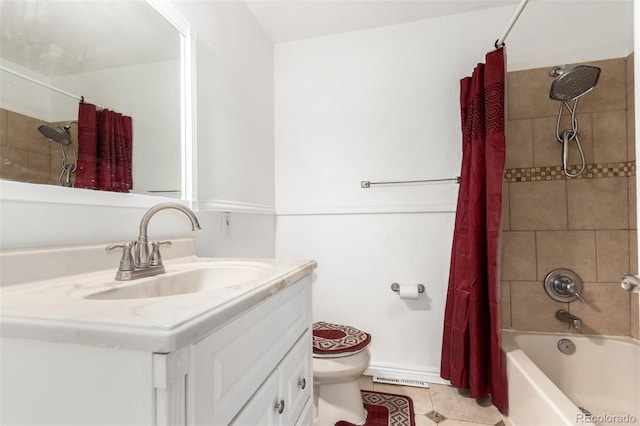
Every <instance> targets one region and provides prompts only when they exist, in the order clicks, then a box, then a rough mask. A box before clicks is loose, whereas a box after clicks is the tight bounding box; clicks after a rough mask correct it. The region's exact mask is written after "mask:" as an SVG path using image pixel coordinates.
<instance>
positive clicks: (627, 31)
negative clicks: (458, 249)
mask: <svg viewBox="0 0 640 426" xmlns="http://www.w3.org/2000/svg"><path fill="white" fill-rule="evenodd" d="M575 5H576V3H575V2H558V1H554V2H547V1H538V2H532V3H530V4H529V5H528V6H527V8H526V9H525V12H524V14H523V15H522V17H521V20H520V21H518V23H517V24H516V26H515V28H514V30H513V31H512V33H511V35H510V36H509V38H508V39H507V45H508V63H509V69H510V70H512V69H519V68H529V67H532V66H536V67H538V66H545V65H553V64H556V63H559V64H564V63H571V62H577V61H583V60H589V59H601V58H609V57H620V56H625V55H626V54H628V53H629V52H630V51H631V50H632V29H631V28H632V25H631V22H632V21H631V14H630V8H631V3H628V2H627V3H623V2H580V7H575ZM514 9H515V7H504V8H498V9H493V10H488V11H482V12H475V13H469V14H464V15H457V16H451V17H444V18H438V19H433V20H428V21H421V22H415V23H409V24H404V25H397V26H390V27H384V28H378V29H373V30H367V31H359V32H353V33H347V34H342V35H337V36H330V37H322V38H316V39H310V40H306V41H298V42H290V43H282V44H278V45H276V49H275V52H276V53H275V55H276V56H275V58H276V59H275V70H276V71H275V81H276V85H275V93H276V97H275V105H276V107H275V108H276V109H275V117H276V119H275V135H276V139H275V146H276V157H275V164H276V169H275V170H276V205H277V209H278V213H279V215H278V227H277V241H276V254H277V255H278V256H280V257H308V258H314V259H316V260H318V264H319V268H318V270H317V274H316V278H317V279H316V281H315V283H314V320H325V321H330V322H331V321H335V322H345V323H349V324H352V325H354V326H356V327H361V328H362V329H364V330H367V331H369V332H370V333H371V334H372V335H373V340H372V346H371V349H372V361H371V369H370V373H379V374H382V375H384V376H387V377H389V376H391V377H398V376H399V377H400V378H421V379H426V380H438V376H439V364H440V345H441V333H442V318H443V311H444V302H445V296H446V286H447V279H448V272H449V256H450V250H451V239H452V234H453V223H454V210H455V201H456V198H457V189H458V188H457V185H455V184H441V185H407V186H391V187H374V188H371V189H361V188H360V181H362V180H371V181H384V180H413V179H430V178H450V177H454V176H457V175H458V174H459V172H460V157H461V135H460V130H459V128H460V119H459V116H460V114H459V79H460V78H462V77H464V76H466V75H469V74H470V73H471V72H472V70H473V68H474V66H475V64H476V63H477V62H481V61H484V55H485V54H486V53H487V52H488V51H489V50H491V49H492V46H493V43H494V42H495V40H496V39H497V38H498V37H499V35H500V33H501V32H502V30H503V29H504V27H505V26H506V23H507V22H508V21H509V19H510V18H511V16H512V14H513V12H514ZM570 12H571V13H574V14H575V15H574V16H576V19H575V20H573V19H572V24H571V25H570V26H569V25H567V20H566V17H567V16H569V13H570ZM394 281H397V282H399V283H401V284H417V283H423V284H425V285H426V287H427V292H426V296H423V297H422V298H421V299H419V300H418V301H402V300H399V298H398V296H397V295H396V294H395V293H393V292H392V291H391V290H390V289H389V287H390V284H391V283H392V282H394Z"/></svg>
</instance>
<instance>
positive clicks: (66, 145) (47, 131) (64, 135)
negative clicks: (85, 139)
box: [38, 121, 78, 187]
mask: <svg viewBox="0 0 640 426" xmlns="http://www.w3.org/2000/svg"><path fill="white" fill-rule="evenodd" d="M72 123H77V121H71V122H69V123H67V124H63V125H61V126H55V127H54V126H51V125H48V124H43V125H41V126H39V127H38V131H39V132H40V133H42V135H43V136H44V137H45V138H47V139H48V140H49V141H51V142H53V143H58V144H60V149H61V150H62V170H61V171H60V177H58V185H60V186H67V187H71V186H73V183H72V182H71V173H73V172H75V171H76V163H77V162H78V156H77V154H76V149H75V148H74V146H73V141H72V139H71V133H70V132H69V129H70V128H71V124H72ZM69 149H71V153H72V154H73V162H72V163H68V162H67V154H68V152H69Z"/></svg>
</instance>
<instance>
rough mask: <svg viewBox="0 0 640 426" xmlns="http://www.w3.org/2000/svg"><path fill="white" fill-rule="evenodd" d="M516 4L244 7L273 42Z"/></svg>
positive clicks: (373, 1) (375, 0)
mask: <svg viewBox="0 0 640 426" xmlns="http://www.w3.org/2000/svg"><path fill="white" fill-rule="evenodd" d="M517 3H519V1H518V0H246V4H247V6H248V7H249V9H250V10H251V12H252V13H253V14H254V15H255V17H256V19H257V21H258V22H259V24H260V25H261V26H262V28H263V29H264V31H265V33H266V34H267V35H268V36H269V37H270V38H271V40H272V41H273V42H274V43H283V42H288V41H294V40H302V39H306V38H313V37H321V36H327V35H332V34H340V33H345V32H351V31H359V30H365V29H370V28H376V27H383V26H387V25H396V24H403V23H407V22H413V21H421V20H425V19H432V18H438V17H441V16H446V15H455V14H459V13H466V12H472V11H477V10H481V9H490V8H495V7H502V6H508V5H511V4H514V5H515V4H517ZM514 11H515V8H514ZM505 25H506V23H505Z"/></svg>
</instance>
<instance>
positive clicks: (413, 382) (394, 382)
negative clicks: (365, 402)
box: [373, 376, 429, 389]
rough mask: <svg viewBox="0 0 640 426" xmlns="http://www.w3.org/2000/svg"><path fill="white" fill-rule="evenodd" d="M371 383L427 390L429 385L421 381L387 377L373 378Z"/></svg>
mask: <svg viewBox="0 0 640 426" xmlns="http://www.w3.org/2000/svg"><path fill="white" fill-rule="evenodd" d="M373 381H374V382H376V383H388V384H390V385H401V386H414V387H416V388H427V389H428V388H429V383H427V382H424V381H422V380H407V379H389V378H387V377H379V376H373Z"/></svg>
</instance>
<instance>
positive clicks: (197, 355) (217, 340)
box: [187, 277, 311, 425]
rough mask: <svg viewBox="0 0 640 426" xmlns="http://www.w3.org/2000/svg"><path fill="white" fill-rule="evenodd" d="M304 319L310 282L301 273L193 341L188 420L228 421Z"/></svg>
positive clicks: (276, 361)
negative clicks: (295, 281) (298, 278)
mask: <svg viewBox="0 0 640 426" xmlns="http://www.w3.org/2000/svg"><path fill="white" fill-rule="evenodd" d="M310 323H311V288H310V278H309V277H306V278H304V279H302V280H301V281H300V282H299V283H298V284H295V285H292V286H290V287H288V288H286V289H284V290H282V291H280V292H278V293H277V294H275V295H274V296H273V297H270V298H268V299H267V300H265V301H264V302H262V303H260V304H258V305H256V306H254V307H253V308H252V309H250V310H248V311H246V312H245V313H243V314H242V315H240V316H238V317H236V318H235V319H233V320H232V321H230V322H229V323H227V324H226V325H225V326H223V327H222V328H220V329H218V330H216V331H215V332H214V333H212V334H211V335H209V336H208V337H206V338H205V339H203V340H202V341H200V342H198V343H196V344H195V345H194V346H193V358H192V359H193V362H192V363H191V364H190V372H189V377H191V378H193V379H192V380H191V381H190V383H189V384H188V386H191V388H190V389H189V391H188V392H187V394H188V395H189V397H188V398H189V399H190V402H189V404H190V405H191V407H193V411H192V412H193V419H194V421H193V424H195V425H212V424H214V425H225V424H228V423H229V421H231V419H233V418H234V416H236V414H237V413H238V412H239V411H240V410H241V409H242V407H243V406H244V405H245V404H246V402H247V401H248V400H249V398H251V396H252V395H253V394H254V393H255V391H256V390H257V389H258V387H260V386H261V384H262V383H264V381H265V380H266V378H267V376H269V374H271V372H273V371H274V370H275V369H276V367H277V366H278V364H279V363H280V362H281V361H282V359H283V358H284V357H285V355H286V354H287V353H288V352H289V351H290V349H291V348H292V347H293V346H294V344H295V343H296V342H297V341H298V339H299V337H300V336H301V335H303V334H304V333H305V332H306V331H308V330H309V326H310ZM310 345H311V344H310V343H309V348H311V346H310ZM276 394H277V391H276ZM274 404H275V402H274Z"/></svg>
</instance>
